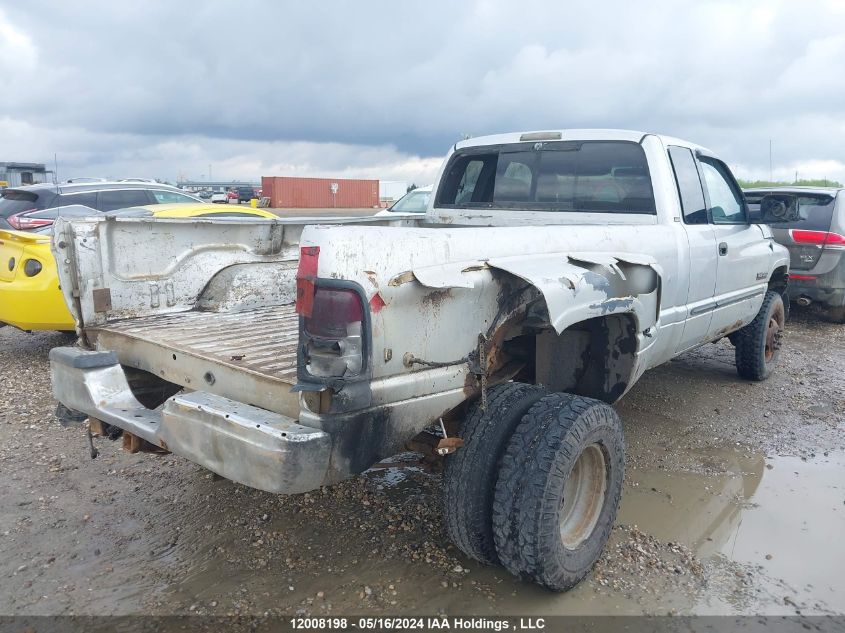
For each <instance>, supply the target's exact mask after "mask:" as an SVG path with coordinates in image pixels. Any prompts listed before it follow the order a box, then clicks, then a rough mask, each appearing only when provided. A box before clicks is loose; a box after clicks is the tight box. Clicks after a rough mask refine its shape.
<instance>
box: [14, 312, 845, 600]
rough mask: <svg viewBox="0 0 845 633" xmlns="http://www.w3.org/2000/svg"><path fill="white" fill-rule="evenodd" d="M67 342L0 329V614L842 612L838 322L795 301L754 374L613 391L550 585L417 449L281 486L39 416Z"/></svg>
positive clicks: (664, 380) (841, 331)
mask: <svg viewBox="0 0 845 633" xmlns="http://www.w3.org/2000/svg"><path fill="white" fill-rule="evenodd" d="M66 342H67V339H66V338H65V337H63V336H61V335H58V334H50V333H38V334H34V335H29V334H25V333H23V332H19V331H16V330H13V329H11V328H8V327H7V328H2V329H0V412H2V413H0V504H2V507H3V509H4V511H3V513H2V515H0V554H2V555H1V556H0V579H2V582H0V615H3V614H5V615H11V614H89V615H102V614H110V615H118V614H135V613H147V614H150V613H152V614H252V615H256V614H265V613H266V614H273V615H275V614H295V613H298V614H326V613H331V614H377V613H383V614H397V613H401V614H411V613H420V614H435V613H449V614H453V613H461V614H465V613H477V614H485V615H490V614H508V613H510V614H522V615H524V614H532V613H538V614H554V613H575V614H591V613H655V614H663V613H670V612H671V613H771V614H792V613H795V612H801V613H843V612H845V589H843V588H842V587H841V586H840V585H841V584H842V583H840V582H838V576H836V577H834V576H831V575H830V574H829V572H828V567H830V568H831V569H834V568H835V569H836V570H838V569H841V567H842V566H843V565H845V554H843V552H842V548H837V549H835V550H831V549H830V548H829V546H828V545H827V544H828V543H829V542H830V540H826V539H833V538H836V534H837V533H839V534H841V532H839V530H845V521H843V519H845V505H843V504H845V457H843V456H845V439H843V438H844V437H845V436H843V433H842V431H843V428H844V427H845V384H843V380H842V376H843V370H845V327H842V326H835V325H831V324H827V323H824V322H820V321H818V320H817V319H816V318H815V315H813V314H812V313H811V312H806V311H805V312H799V313H797V314H794V315H793V318H792V320H791V322H790V324H789V334H788V336H787V338H786V345H785V349H784V350H783V355H782V365H781V367H780V368H779V370H778V372H777V373H776V375H775V376H774V377H773V378H772V379H771V380H769V381H767V382H765V383H762V384H752V383H747V382H743V381H740V380H739V379H737V377H736V374H735V371H734V368H733V361H732V354H733V349H732V348H731V347H730V345H729V344H728V343H727V342H722V343H718V344H715V345H708V346H705V347H703V348H700V349H699V350H696V351H693V352H691V353H688V354H685V355H684V356H682V357H680V358H679V359H676V360H675V361H673V362H671V363H668V364H666V365H664V366H663V367H661V368H658V369H656V370H654V371H651V372H648V373H647V374H646V375H645V376H644V377H643V379H642V380H641V381H640V382H639V383H638V384H637V385H636V386H635V387H634V389H633V390H632V392H631V393H630V394H629V395H627V396H626V397H625V398H624V399H623V400H622V401H621V402H620V403H619V405H618V406H617V409H618V410H619V412H620V414H621V416H622V418H623V420H624V422H625V431H626V436H627V442H628V470H627V473H626V488H625V494H624V495H623V501H622V508H621V512H620V516H619V520H618V521H617V526H616V528H615V529H614V531H613V534H612V536H611V540H610V543H609V545H608V547H607V548H606V550H605V554H604V555H603V557H602V559H601V560H600V561H599V563H598V564H597V565H596V567H595V569H594V570H593V572H592V573H591V574H590V575H589V576H588V578H587V579H586V580H585V581H584V582H583V583H582V584H581V585H580V586H579V587H577V588H576V589H575V590H573V591H571V592H569V593H568V594H564V595H555V594H550V593H548V592H546V591H543V590H541V589H539V588H537V587H534V586H531V585H528V584H525V583H521V582H519V581H517V580H515V579H513V578H511V577H510V576H508V575H507V574H506V573H505V572H504V571H503V570H501V569H499V568H496V567H492V568H490V567H481V566H479V565H477V564H476V563H473V562H471V561H469V560H467V559H466V558H465V557H463V556H462V555H461V554H460V553H459V552H458V551H457V550H456V549H455V548H454V547H453V546H452V545H450V544H449V542H448V539H447V537H446V535H445V531H444V528H443V524H442V521H441V518H440V510H439V489H440V475H439V474H438V473H437V472H436V471H432V470H431V469H429V468H424V467H422V466H421V464H420V463H419V461H418V460H417V457H416V456H415V455H414V454H405V455H402V456H398V457H397V458H395V459H394V460H391V461H390V462H388V463H385V464H380V465H378V466H376V467H374V468H373V469H371V470H370V471H368V472H367V473H365V474H364V475H362V476H360V477H357V478H355V479H353V480H350V481H348V482H345V483H343V484H341V485H338V486H335V487H332V488H326V489H321V490H318V491H315V492H312V493H308V494H304V495H296V496H290V497H282V496H275V495H271V494H268V493H263V492H259V491H255V490H251V489H248V488H245V487H243V486H240V485H237V484H234V483H231V482H228V481H225V480H221V479H219V478H218V477H216V476H214V475H212V474H211V473H209V472H208V471H205V470H203V469H202V468H200V467H198V466H195V465H193V464H191V463H189V462H187V461H185V460H183V459H180V458H178V457H175V456H172V455H164V456H159V455H149V454H141V453H139V454H135V455H130V454H127V453H124V452H122V451H121V450H120V446H119V444H120V443H119V442H109V441H107V440H98V442H97V444H98V447H99V449H100V451H101V455H100V457H99V458H97V459H96V460H93V461H92V460H91V459H90V458H89V457H88V452H87V448H86V443H85V435H84V432H83V431H82V430H81V429H80V428H79V427H76V428H71V429H63V428H61V427H60V426H58V425H57V424H56V423H55V421H54V419H53V417H52V411H53V408H54V406H55V404H54V402H53V400H52V397H51V394H50V385H49V373H48V362H47V353H48V351H49V349H50V348H51V347H53V346H56V345H60V344H66ZM793 473H794V474H793ZM783 482H786V483H783ZM802 504H803V505H802ZM812 504H815V505H812ZM804 505H806V513H807V516H806V517H803V518H801V517H800V509H801V508H802V507H804ZM795 516H799V518H801V520H802V521H803V523H801V524H799V525H798V526H797V527H794V528H789V529H787V527H788V526H790V525H792V524H791V523H790V521H792V520H793V519H794V517H795ZM779 525H780V526H783V529H782V530H780V531H779V530H778V529H777V526H779ZM790 530H793V531H790ZM824 530H833V531H832V533H831V534H827V533H825V532H824ZM779 532H783V534H780V533H779ZM798 536H800V537H801V538H799V539H798V540H796V537H798ZM802 539H803V540H802ZM763 547H765V548H767V549H766V550H765V551H763V550H762V549H761V548H763ZM796 548H797V551H787V550H795V549H796ZM793 555H794V556H797V557H798V560H800V559H804V560H810V559H811V557H816V558H812V559H813V560H815V559H817V558H818V557H821V558H820V559H818V560H823V561H827V564H825V563H819V564H818V565H817V566H816V567H819V569H815V568H814V569H810V570H809V571H808V570H807V569H805V567H807V566H806V565H805V566H801V565H800V564H799V563H796V562H794V561H792V559H791V558H790V556H793ZM831 573H832V572H831ZM831 578H833V579H831Z"/></svg>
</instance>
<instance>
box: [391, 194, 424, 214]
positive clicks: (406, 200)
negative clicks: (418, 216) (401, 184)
mask: <svg viewBox="0 0 845 633" xmlns="http://www.w3.org/2000/svg"><path fill="white" fill-rule="evenodd" d="M429 198H431V192H430V191H418V190H414V191H411V192H410V193H406V194H405V195H404V196H402V197H401V198H399V200H397V201H396V203H395V204H394V205H393V206H392V207H390V209H388V210H389V211H402V212H404V213H425V210H426V209H427V208H428V200H429Z"/></svg>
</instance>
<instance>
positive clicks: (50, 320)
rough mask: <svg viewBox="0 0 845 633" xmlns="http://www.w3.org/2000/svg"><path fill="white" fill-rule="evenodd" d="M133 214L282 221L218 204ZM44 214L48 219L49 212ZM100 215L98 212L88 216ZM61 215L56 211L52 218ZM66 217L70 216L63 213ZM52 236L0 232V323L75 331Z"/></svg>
mask: <svg viewBox="0 0 845 633" xmlns="http://www.w3.org/2000/svg"><path fill="white" fill-rule="evenodd" d="M138 210H140V211H138ZM133 211H136V213H135V214H142V215H143V214H145V213H149V215H151V216H153V217H157V218H214V217H218V218H224V217H229V218H231V217H255V218H259V219H261V218H265V219H278V217H279V216H277V215H275V214H274V213H271V212H269V211H265V210H264V209H254V208H251V207H247V208H238V209H237V210H236V211H234V210H231V209H228V208H226V207H221V206H220V205H216V204H185V203H180V204H157V205H150V206H145V207H135V208H133ZM43 213H45V214H46V216H47V217H49V214H50V210H46V211H45V212H43ZM110 213H114V212H110ZM117 213H120V212H119V211H118V212H117ZM97 214H98V212H97V211H94V210H93V209H92V210H91V211H90V213H84V215H92V216H93V215H97ZM56 215H57V212H56V211H55V210H53V217H54V218H55V216H56ZM62 215H65V213H64V211H63V212H62ZM74 215H82V214H80V213H79V212H77V213H75V214H74ZM127 215H129V214H127ZM51 236H52V232H51V231H49V230H47V232H45V233H35V232H25V231H6V230H2V229H0V325H3V324H6V325H13V326H14V327H17V328H20V329H21V330H62V331H73V330H74V329H75V327H76V324H75V323H74V320H73V317H72V316H71V315H70V312H69V311H68V309H67V306H66V305H65V300H64V297H63V296H62V293H61V291H60V290H59V275H58V272H57V271H56V260H55V259H53V254H52V253H51V252H50V238H51Z"/></svg>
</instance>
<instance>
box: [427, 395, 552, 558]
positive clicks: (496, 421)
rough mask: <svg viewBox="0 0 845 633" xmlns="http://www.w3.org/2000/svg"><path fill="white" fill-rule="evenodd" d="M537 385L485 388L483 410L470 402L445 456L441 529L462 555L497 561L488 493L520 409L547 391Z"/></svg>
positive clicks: (491, 489) (491, 487) (532, 402)
mask: <svg viewBox="0 0 845 633" xmlns="http://www.w3.org/2000/svg"><path fill="white" fill-rule="evenodd" d="M547 394H548V391H546V390H545V389H544V388H543V387H540V386H537V385H528V384H524V383H518V382H511V383H505V384H501V385H496V386H494V387H492V388H490V389H488V391H487V411H486V412H485V411H483V410H482V408H481V402H480V401H476V402H475V403H473V404H472V406H471V407H470V409H469V411H468V412H467V416H466V417H465V418H464V420H463V422H462V423H461V427H460V431H459V436H460V437H461V438H463V440H464V442H465V444H464V446H463V447H462V448H460V449H458V451H457V452H456V453H454V454H453V455H450V456H449V457H447V458H446V464H445V467H444V470H443V484H444V485H443V508H444V518H445V523H446V530H447V532H448V534H449V537H450V538H451V539H452V542H453V543H454V544H455V545H457V546H458V549H460V550H461V551H462V552H463V553H464V554H466V555H467V556H469V557H470V558H473V559H475V560H477V561H479V562H481V563H485V564H489V565H492V564H495V563H497V562H498V557H497V555H496V546H495V544H494V542H493V528H492V523H491V521H492V515H493V494H494V490H495V485H496V477H497V475H498V471H499V463H500V462H501V459H502V455H503V454H504V452H505V449H506V448H507V445H508V441H509V440H510V437H511V435H512V434H513V430H514V429H515V428H516V425H517V424H519V422H520V421H521V420H522V417H523V416H524V415H525V412H526V411H528V409H530V408H531V406H532V405H533V404H534V403H535V402H537V401H538V400H539V399H540V398H542V397H543V396H545V395H547Z"/></svg>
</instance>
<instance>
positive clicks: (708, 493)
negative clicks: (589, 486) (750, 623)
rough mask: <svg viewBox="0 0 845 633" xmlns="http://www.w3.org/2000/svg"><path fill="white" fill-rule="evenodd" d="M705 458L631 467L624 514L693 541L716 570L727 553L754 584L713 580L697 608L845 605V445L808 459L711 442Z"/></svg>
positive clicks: (828, 608)
mask: <svg viewBox="0 0 845 633" xmlns="http://www.w3.org/2000/svg"><path fill="white" fill-rule="evenodd" d="M701 465H702V467H703V470H704V471H705V472H702V473H689V472H667V471H663V470H657V471H633V472H631V473H630V483H629V485H628V487H627V489H626V492H625V495H624V497H623V502H622V507H621V511H620V516H619V521H620V522H622V523H627V524H633V525H637V526H638V527H639V528H640V529H642V530H643V531H645V532H648V533H649V534H652V535H654V536H655V537H657V538H658V539H661V540H664V541H676V542H680V543H683V544H684V545H686V546H688V547H690V548H691V549H692V551H693V552H694V553H695V554H696V555H697V556H698V557H699V558H700V559H703V560H705V561H709V562H710V563H711V564H712V565H711V573H714V575H715V576H716V578H714V579H718V574H717V573H716V570H717V568H718V566H719V563H722V562H730V563H733V566H725V567H726V569H725V571H730V569H733V571H734V576H735V577H736V578H742V579H744V580H750V581H751V582H752V583H753V585H754V586H753V589H751V590H750V591H736V590H735V589H731V588H730V587H728V586H727V585H725V586H722V587H720V586H718V582H715V583H711V585H715V586H713V587H711V588H710V590H708V591H707V592H705V593H704V595H703V596H702V598H701V600H700V602H699V603H698V604H696V605H695V611H696V612H697V613H732V612H736V611H737V610H740V611H750V612H754V611H755V609H757V608H758V607H759V608H760V609H763V611H764V612H767V613H783V614H794V613H795V612H796V610H801V612H802V613H828V612H836V613H842V612H843V611H845V583H843V582H842V569H843V567H845V546H843V545H842V540H841V539H842V535H843V534H845V454H843V453H840V452H831V453H828V455H817V456H816V457H815V458H813V459H810V460H806V461H805V460H803V459H801V458H799V457H791V456H783V457H776V456H770V457H764V456H762V455H751V456H749V455H744V454H742V453H739V452H733V451H714V452H713V453H712V454H709V455H703V456H702V459H701ZM707 470H711V471H713V472H710V473H708V472H706V471H707ZM740 574H745V576H744V577H743V576H741V575H740ZM728 575H729V574H728ZM732 582H734V583H735V582H736V580H733V581H732ZM746 588H747V587H746Z"/></svg>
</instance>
